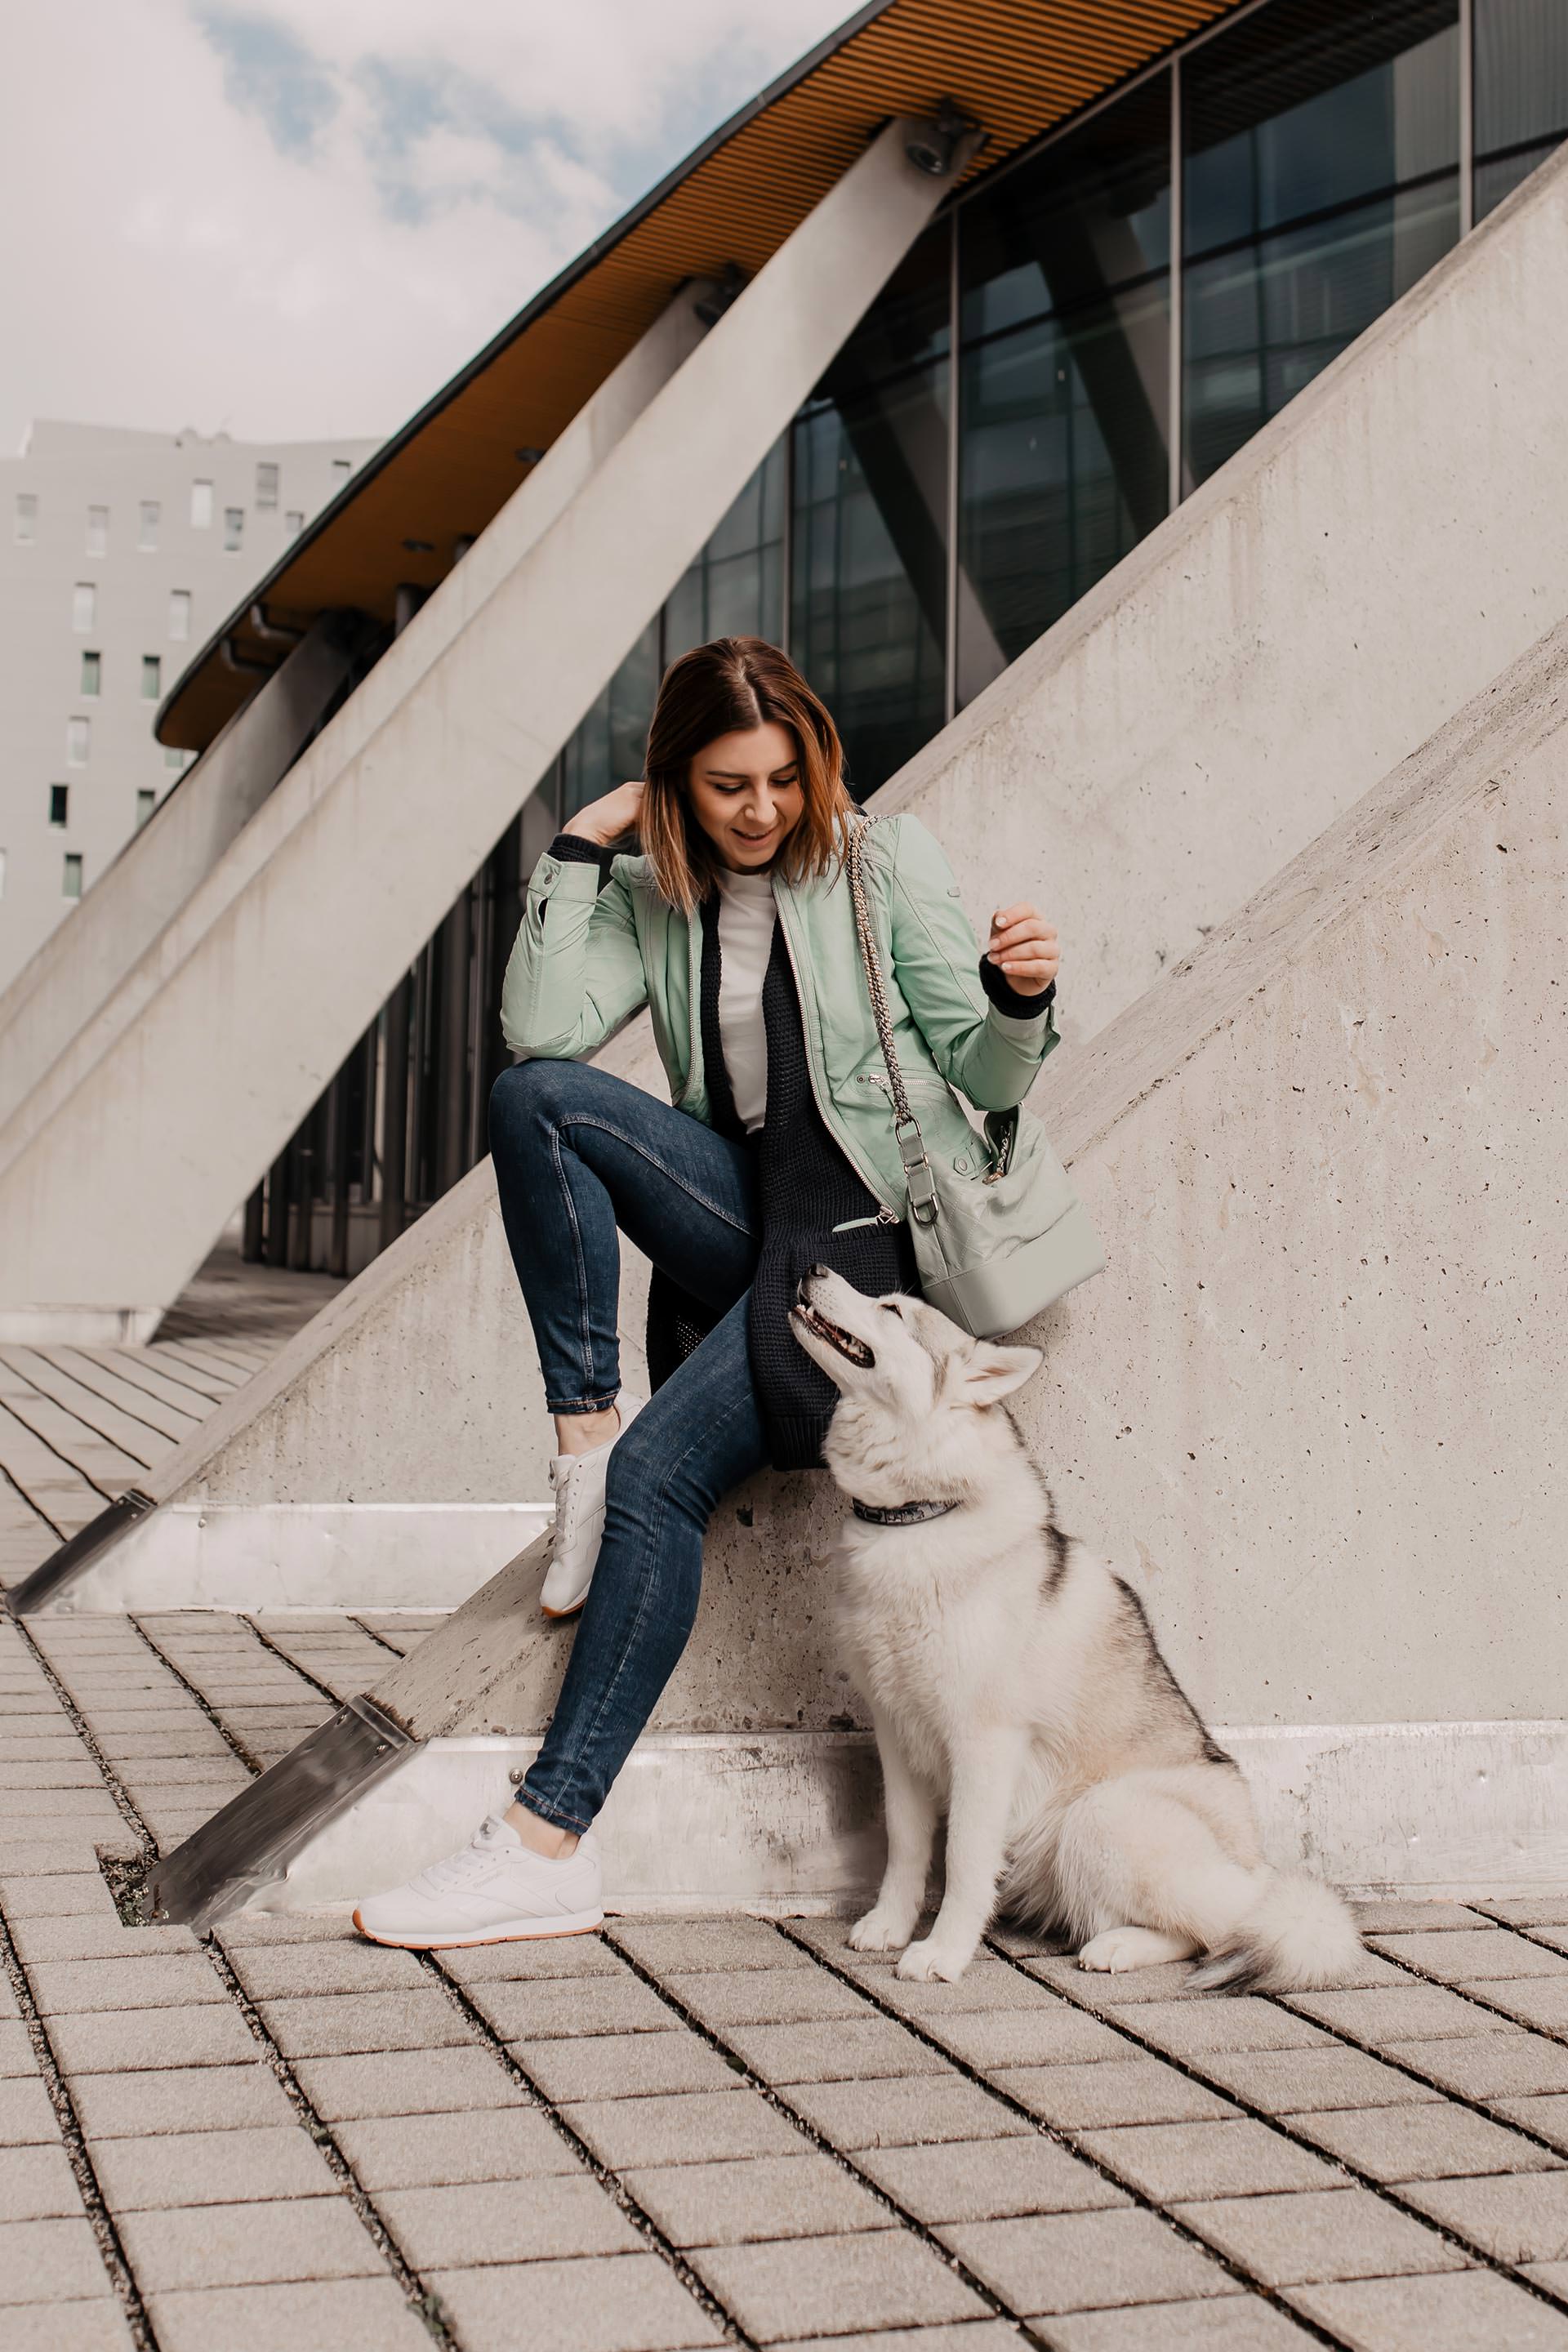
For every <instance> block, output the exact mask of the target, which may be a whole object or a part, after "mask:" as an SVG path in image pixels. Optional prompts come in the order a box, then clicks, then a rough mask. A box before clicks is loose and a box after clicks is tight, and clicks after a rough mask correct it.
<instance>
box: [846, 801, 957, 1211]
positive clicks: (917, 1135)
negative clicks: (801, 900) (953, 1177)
mask: <svg viewBox="0 0 1568 2352" xmlns="http://www.w3.org/2000/svg"><path fill="white" fill-rule="evenodd" d="M875 823H876V819H875V817H870V816H866V815H862V816H861V817H860V818H859V820H858V823H857V824H856V826H855V830H854V831H853V833H851V835H850V836H849V839H848V842H847V844H846V846H845V856H844V866H845V872H846V873H847V877H848V880H849V897H850V900H851V902H852V904H853V906H854V908H855V930H856V935H857V937H858V940H859V942H860V961H861V962H862V964H863V965H864V966H865V969H866V989H867V993H868V995H869V997H870V999H871V1017H872V1019H873V1020H874V1021H875V1023H876V1024H877V1041H878V1043H879V1045H880V1046H881V1048H882V1059H883V1061H884V1062H885V1063H886V1064H887V1066H888V1085H889V1088H890V1089H891V1092H892V1097H893V1138H894V1140H895V1142H896V1143H897V1144H898V1147H899V1156H900V1159H901V1160H902V1161H903V1163H904V1174H905V1176H906V1177H907V1178H908V1180H909V1191H910V1215H911V1216H912V1217H913V1219H914V1221H915V1223H916V1224H918V1225H931V1224H934V1223H936V1213H937V1205H938V1203H937V1192H936V1178H935V1175H934V1174H933V1172H932V1170H931V1161H930V1160H929V1159H928V1158H927V1156H926V1148H925V1139H924V1137H923V1136H922V1135H921V1129H920V1121H919V1120H918V1119H917V1118H916V1117H915V1115H914V1112H913V1111H912V1110H911V1109H910V1098H909V1096H908V1095H907V1094H906V1093H905V1091H904V1074H903V1072H902V1071H901V1070H900V1067H899V1057H898V1055H897V1054H896V1053H895V1051H894V1050H893V1024H892V1020H891V1018H890V1016H889V1012H888V992H887V989H886V988H885V986H884V984H883V981H882V967H881V961H880V959H879V956H878V953H877V941H876V935H875V933H874V932H873V930H872V929H871V910H870V908H869V907H868V904H867V900H866V881H865V876H864V874H863V873H862V871H861V866H860V851H861V847H862V845H863V844H864V842H865V838H866V835H868V833H869V832H870V830H871V827H872V825H873V824H875ZM906 1130H908V1131H909V1132H908V1133H906ZM911 1142H912V1145H913V1149H912V1150H911V1149H910V1144H911Z"/></svg>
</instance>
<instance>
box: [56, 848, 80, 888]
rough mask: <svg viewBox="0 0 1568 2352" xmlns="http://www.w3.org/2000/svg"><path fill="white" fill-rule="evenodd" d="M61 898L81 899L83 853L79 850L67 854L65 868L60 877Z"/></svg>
mask: <svg viewBox="0 0 1568 2352" xmlns="http://www.w3.org/2000/svg"><path fill="white" fill-rule="evenodd" d="M60 896H61V898H80V897H81V852H80V851H79V850H78V849H68V850H67V852H66V859H65V867H64V870H63V872H62V874H61V876H60Z"/></svg>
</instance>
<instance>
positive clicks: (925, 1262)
mask: <svg viewBox="0 0 1568 2352" xmlns="http://www.w3.org/2000/svg"><path fill="white" fill-rule="evenodd" d="M875 822H876V820H875V818H873V817H869V816H863V817H862V819H861V821H860V823H859V824H857V825H856V826H855V828H854V830H853V831H852V832H851V834H850V835H849V839H848V842H847V845H846V851H845V861H844V862H845V870H846V872H847V877H848V881H849V894H850V897H851V898H852V900H853V901H854V907H855V929H856V932H857V934H858V938H859V941H860V959H861V961H862V963H863V964H864V965H865V968H866V987H867V990H868V993H869V996H870V999H871V1012H872V1015H873V1017H874V1019H875V1021H876V1024H877V1035H878V1038H879V1041H880V1044H881V1047H882V1059H883V1060H884V1061H885V1062H886V1064H887V1066H888V1084H889V1088H890V1089H891V1093H892V1098H893V1134H894V1138H895V1139H896V1140H897V1143H898V1146H899V1156H900V1159H901V1160H902V1161H903V1163H904V1175H905V1178H906V1180H907V1182H908V1185H909V1217H910V1235H911V1237H912V1239H913V1242H914V1246H915V1264H916V1266H917V1268H918V1269H919V1273H920V1278H921V1290H922V1291H923V1292H924V1294H925V1296H926V1297H927V1298H928V1299H929V1300H930V1301H931V1305H932V1306H933V1307H941V1309H942V1313H943V1314H944V1315H946V1316H948V1317H950V1318H951V1319H952V1321H953V1322H954V1323H956V1324H958V1325H959V1327H960V1328H961V1329H963V1330H965V1331H971V1332H973V1335H974V1337H975V1338H976V1339H1000V1338H1001V1337H1002V1336H1003V1334H1004V1333H1005V1332H1008V1331H1016V1330H1018V1329H1020V1328H1021V1327H1022V1326H1023V1325H1024V1324H1026V1323H1027V1322H1029V1321H1030V1320H1031V1318H1033V1317H1035V1316H1037V1315H1038V1314H1039V1313H1040V1312H1041V1311H1042V1310H1043V1309H1044V1308H1045V1307H1049V1306H1051V1305H1052V1304H1053V1303H1054V1302H1055V1301H1056V1300H1057V1299H1058V1298H1060V1297H1062V1296H1063V1295H1064V1293H1066V1292H1067V1291H1069V1290H1071V1289H1072V1288H1073V1287H1074V1286H1075V1285H1077V1284H1078V1283H1080V1282H1087V1281H1088V1280H1089V1276H1091V1275H1096V1274H1103V1273H1104V1271H1105V1252H1104V1250H1103V1249H1102V1248H1101V1247H1100V1236H1099V1235H1098V1234H1096V1232H1095V1230H1094V1227H1093V1226H1092V1224H1090V1223H1089V1216H1088V1213H1087V1212H1086V1210H1085V1209H1084V1206H1083V1203H1082V1202H1081V1201H1080V1200H1079V1197H1078V1195H1077V1193H1076V1192H1074V1191H1073V1188H1072V1184H1071V1181H1070V1180H1069V1179H1068V1172H1067V1170H1066V1169H1065V1168H1064V1167H1063V1166H1062V1163H1061V1161H1060V1160H1058V1158H1057V1155H1056V1153H1055V1152H1054V1151H1053V1150H1052V1149H1051V1146H1050V1143H1049V1141H1048V1139H1047V1136H1046V1131H1045V1129H1044V1128H1043V1127H1042V1126H1041V1125H1040V1122H1039V1120H1038V1119H1037V1118H1035V1117H1034V1116H1033V1114H1032V1113H1031V1112H1029V1111H1026V1110H1025V1109H1024V1108H1023V1107H1022V1106H1021V1105H1019V1106H1017V1107H1016V1108H1014V1109H1012V1110H993V1111H987V1112H986V1114H985V1119H984V1129H983V1133H984V1144H985V1160H984V1166H983V1167H981V1168H979V1169H977V1170H976V1171H975V1172H974V1173H973V1175H968V1176H961V1175H958V1174H957V1173H956V1172H950V1171H948V1169H947V1168H946V1167H945V1166H944V1167H943V1168H942V1170H941V1171H940V1172H939V1171H938V1170H937V1169H935V1168H933V1167H932V1165H931V1160H929V1159H928V1157H927V1155H926V1148H925V1143H924V1139H922V1137H921V1129H920V1122H919V1120H918V1119H917V1118H916V1117H915V1115H914V1112H913V1111H912V1110H911V1109H910V1098H909V1096H908V1095H907V1093H906V1092H905V1090H904V1079H903V1073H902V1071H901V1070H900V1067H899V1061H898V1055H897V1054H896V1053H895V1052H894V1050H893V1024H892V1022H891V1020H890V1018H889V1013H888V998H887V991H886V988H885V986H884V984H883V980H882V970H881V965H880V964H879V961H878V957H877V941H876V936H875V934H874V932H873V931H872V929H871V912H870V908H869V906H868V903H867V898H866V881H865V876H864V874H863V873H862V871H861V863H860V858H861V849H862V846H863V845H864V842H865V838H866V835H867V834H868V832H869V830H870V828H871V826H872V824H875Z"/></svg>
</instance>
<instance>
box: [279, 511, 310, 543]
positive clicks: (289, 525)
mask: <svg viewBox="0 0 1568 2352" xmlns="http://www.w3.org/2000/svg"><path fill="white" fill-rule="evenodd" d="M304 528H305V518H304V515H303V513H302V512H301V511H300V509H299V508H298V507H290V508H289V511H288V513H287V514H286V515H285V516H284V518H283V531H284V536H285V537H286V538H288V539H298V538H299V536H300V532H301V531H302V530H304Z"/></svg>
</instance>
